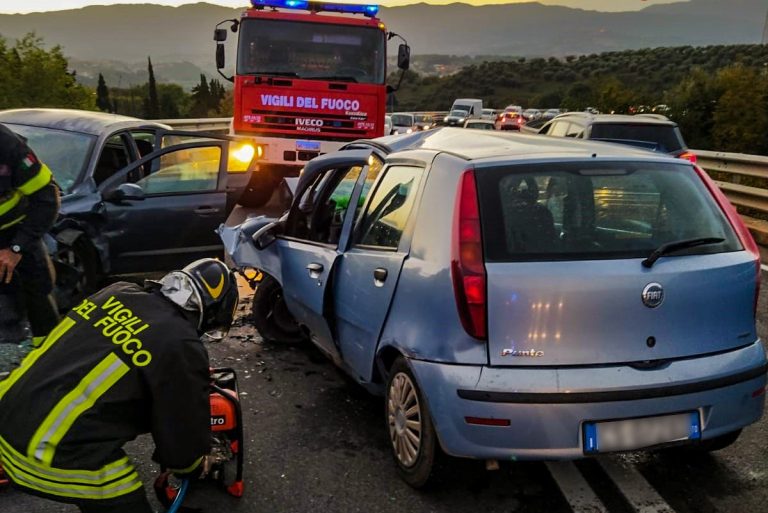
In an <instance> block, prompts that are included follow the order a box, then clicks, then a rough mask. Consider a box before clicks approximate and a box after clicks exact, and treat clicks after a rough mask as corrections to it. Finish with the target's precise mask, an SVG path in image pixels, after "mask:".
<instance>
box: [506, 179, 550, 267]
mask: <svg viewBox="0 0 768 513" xmlns="http://www.w3.org/2000/svg"><path fill="white" fill-rule="evenodd" d="M506 199H507V200H506V201H504V202H503V208H504V210H505V212H504V219H505V221H506V231H507V244H508V245H509V246H510V248H511V249H512V251H514V252H524V253H538V252H543V251H552V249H553V247H554V245H555V244H556V243H557V234H556V230H555V222H554V218H553V217H552V213H551V212H550V211H549V209H548V208H547V207H545V206H544V205H540V204H539V203H538V199H539V187H538V184H537V183H536V180H535V179H534V178H533V177H532V176H525V177H519V178H517V179H516V180H514V181H513V182H512V183H511V184H509V188H508V190H507V195H506Z"/></svg>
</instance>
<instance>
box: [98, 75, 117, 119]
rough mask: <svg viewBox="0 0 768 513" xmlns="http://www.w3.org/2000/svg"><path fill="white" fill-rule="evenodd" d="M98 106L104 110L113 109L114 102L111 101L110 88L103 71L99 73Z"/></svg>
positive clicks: (110, 110) (109, 110)
mask: <svg viewBox="0 0 768 513" xmlns="http://www.w3.org/2000/svg"><path fill="white" fill-rule="evenodd" d="M96 106H97V107H98V108H99V110H103V111H104V112H112V111H113V108H112V103H111V102H110V101H109V88H108V87H107V83H106V81H105V80H104V75H102V74H101V73H99V85H98V86H97V87H96Z"/></svg>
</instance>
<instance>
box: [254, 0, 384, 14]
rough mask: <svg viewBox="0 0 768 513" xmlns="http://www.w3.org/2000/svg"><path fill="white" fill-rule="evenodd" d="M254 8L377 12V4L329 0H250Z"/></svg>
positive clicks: (354, 12) (356, 12)
mask: <svg viewBox="0 0 768 513" xmlns="http://www.w3.org/2000/svg"><path fill="white" fill-rule="evenodd" d="M251 5H253V6H254V7H256V8H264V7H272V8H275V9H277V8H281V9H297V10H303V11H315V12H320V11H325V12H340V13H346V14H362V15H364V16H368V17H373V16H376V14H377V13H378V12H379V6H378V5H366V4H335V3H329V2H313V1H310V0H251Z"/></svg>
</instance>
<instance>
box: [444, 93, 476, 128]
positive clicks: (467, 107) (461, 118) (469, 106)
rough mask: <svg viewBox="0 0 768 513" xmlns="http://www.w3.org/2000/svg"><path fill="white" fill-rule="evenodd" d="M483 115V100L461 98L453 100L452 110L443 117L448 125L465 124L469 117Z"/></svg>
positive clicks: (473, 117)
mask: <svg viewBox="0 0 768 513" xmlns="http://www.w3.org/2000/svg"><path fill="white" fill-rule="evenodd" d="M482 115H483V100H478V99H476V98H459V99H458V100H455V101H454V102H453V105H452V106H451V110H450V112H448V115H447V116H446V117H445V118H444V119H443V122H444V123H445V124H446V125H448V126H464V122H465V121H467V120H468V119H475V118H477V119H479V118H480V117H481V116H482Z"/></svg>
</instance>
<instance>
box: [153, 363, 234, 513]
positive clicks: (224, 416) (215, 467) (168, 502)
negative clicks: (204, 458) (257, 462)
mask: <svg viewBox="0 0 768 513" xmlns="http://www.w3.org/2000/svg"><path fill="white" fill-rule="evenodd" d="M210 401H211V453H210V460H209V462H210V464H211V468H210V470H209V472H208V474H207V476H206V478H207V479H210V480H213V481H218V482H219V484H220V485H221V486H222V487H223V488H224V489H225V490H226V491H227V493H228V494H230V495H231V496H233V497H237V498H240V497H242V496H243V491H244V487H243V459H244V447H243V416H242V410H241V408H240V393H239V389H238V385H237V373H236V372H235V370H234V369H232V368H229V367H221V368H214V369H211V395H210ZM162 471H163V472H162V473H161V474H160V475H159V476H158V477H157V479H155V485H154V488H155V494H156V495H157V499H158V500H159V501H160V503H161V504H163V506H165V507H166V508H173V507H178V505H179V504H180V502H181V501H183V500H184V497H183V495H182V493H184V492H185V487H184V481H185V480H181V483H172V482H171V477H172V473H171V472H169V471H167V470H166V469H165V468H163V469H162ZM170 511H173V510H172V509H169V512H170Z"/></svg>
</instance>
